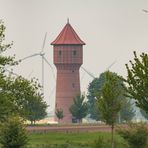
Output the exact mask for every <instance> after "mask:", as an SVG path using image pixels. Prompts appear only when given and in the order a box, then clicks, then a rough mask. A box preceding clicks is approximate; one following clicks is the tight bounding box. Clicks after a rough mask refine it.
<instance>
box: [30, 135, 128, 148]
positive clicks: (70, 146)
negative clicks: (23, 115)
mask: <svg viewBox="0 0 148 148" xmlns="http://www.w3.org/2000/svg"><path fill="white" fill-rule="evenodd" d="M110 137H111V135H110V133H108V132H78V133H57V132H49V133H33V134H30V135H29V145H28V148H35V147H38V148H93V147H94V148H97V147H96V146H95V143H96V144H97V143H98V144H99V143H100V144H101V143H102V141H105V146H104V148H109V147H110ZM115 144H116V147H117V148H126V147H128V145H127V144H126V142H125V141H124V140H123V139H122V138H121V137H120V136H119V135H117V134H116V135H115ZM98 148H99V147H98Z"/></svg>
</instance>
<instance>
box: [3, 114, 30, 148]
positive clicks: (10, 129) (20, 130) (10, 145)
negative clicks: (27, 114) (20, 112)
mask: <svg viewBox="0 0 148 148" xmlns="http://www.w3.org/2000/svg"><path fill="white" fill-rule="evenodd" d="M27 142H28V138H27V132H26V129H25V126H24V124H23V120H22V119H20V118H19V117H18V116H11V118H8V119H7V122H4V123H3V124H1V126H0V144H1V145H2V147H3V148H23V147H25V146H26V145H27Z"/></svg>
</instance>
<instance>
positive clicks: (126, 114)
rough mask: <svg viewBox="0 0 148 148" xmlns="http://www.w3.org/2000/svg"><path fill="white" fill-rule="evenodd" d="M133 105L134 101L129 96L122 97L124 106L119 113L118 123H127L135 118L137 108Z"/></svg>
mask: <svg viewBox="0 0 148 148" xmlns="http://www.w3.org/2000/svg"><path fill="white" fill-rule="evenodd" d="M132 105H133V103H132V102H131V100H129V99H128V98H125V99H122V108H121V110H120V112H119V114H118V120H117V122H118V123H125V122H127V121H131V120H132V119H133V117H134V116H135V110H134V108H133V106H132Z"/></svg>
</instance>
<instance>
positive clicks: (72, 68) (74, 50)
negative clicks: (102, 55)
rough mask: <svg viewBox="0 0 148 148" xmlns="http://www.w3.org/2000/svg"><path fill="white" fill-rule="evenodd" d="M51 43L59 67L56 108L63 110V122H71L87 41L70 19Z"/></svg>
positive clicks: (55, 61)
mask: <svg viewBox="0 0 148 148" xmlns="http://www.w3.org/2000/svg"><path fill="white" fill-rule="evenodd" d="M51 45H53V49H54V64H55V66H56V68H57V79H56V106H55V109H60V108H61V109H62V110H63V112H64V118H63V120H62V122H63V123H71V122H72V115H71V113H70V111H69V108H70V106H71V105H72V104H73V98H74V97H75V96H76V95H77V94H79V93H80V75H79V69H80V66H81V65H82V63H83V45H85V43H84V42H83V41H82V40H81V39H80V38H79V36H78V35H77V34H76V32H75V31H74V29H73V28H72V26H71V25H70V23H69V21H68V22H67V24H66V25H65V27H64V28H63V30H62V31H61V33H60V34H59V35H58V36H57V38H56V39H55V40H54V41H53V42H52V43H51Z"/></svg>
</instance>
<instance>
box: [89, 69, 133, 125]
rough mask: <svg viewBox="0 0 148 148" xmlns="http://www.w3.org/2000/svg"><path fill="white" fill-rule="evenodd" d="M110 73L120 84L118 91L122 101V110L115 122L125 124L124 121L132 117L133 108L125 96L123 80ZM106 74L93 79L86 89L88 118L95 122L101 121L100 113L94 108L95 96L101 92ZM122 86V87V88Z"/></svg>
mask: <svg viewBox="0 0 148 148" xmlns="http://www.w3.org/2000/svg"><path fill="white" fill-rule="evenodd" d="M110 73H112V74H113V75H114V76H115V77H117V78H118V81H119V82H118V83H119V84H120V85H119V87H118V89H119V91H120V92H121V94H120V98H121V99H122V100H123V101H122V102H123V104H122V106H123V107H122V109H121V111H120V113H119V115H118V119H119V120H117V122H120V123H121V122H125V121H130V120H131V119H132V118H133V117H134V115H135V111H134V110H133V106H132V103H131V101H129V99H128V98H127V97H126V96H125V93H126V92H125V89H124V88H125V85H124V81H123V78H122V77H121V76H119V75H117V74H116V73H113V72H110ZM105 75H106V72H104V73H102V74H101V75H100V77H99V78H95V79H94V80H93V81H92V82H91V83H90V84H89V87H88V96H87V97H88V103H89V113H90V115H91V116H90V117H91V118H93V119H95V120H101V118H100V111H99V110H98V109H97V107H96V104H97V103H96V102H97V99H96V94H98V93H100V92H101V89H102V87H103V85H104V84H105V82H106V76H105ZM123 86H124V87H123Z"/></svg>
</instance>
